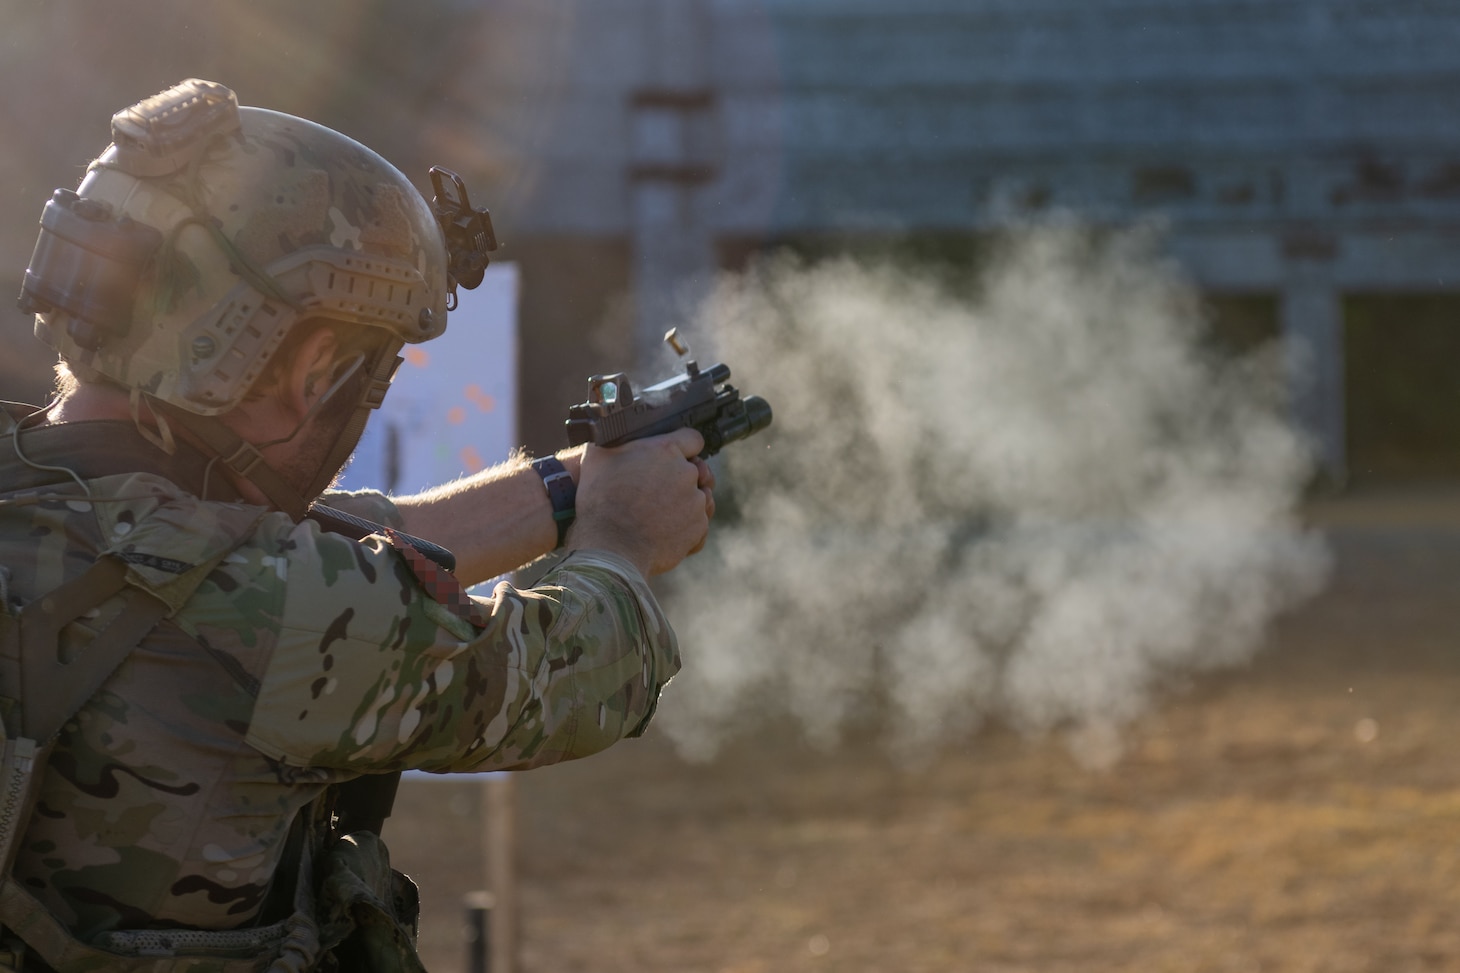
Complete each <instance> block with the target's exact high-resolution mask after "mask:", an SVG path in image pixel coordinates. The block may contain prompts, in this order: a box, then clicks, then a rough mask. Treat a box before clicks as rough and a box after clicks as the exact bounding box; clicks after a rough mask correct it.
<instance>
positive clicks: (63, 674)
mask: <svg viewBox="0 0 1460 973" xmlns="http://www.w3.org/2000/svg"><path fill="white" fill-rule="evenodd" d="M3 418H4V417H0V419H3ZM18 429H19V427H18V426H17V427H15V430H12V433H11V434H10V435H5V436H0V483H3V484H4V485H5V488H6V491H7V492H11V491H16V490H27V489H43V488H44V487H46V486H50V485H56V484H60V483H69V482H73V481H72V479H71V472H70V470H71V469H72V468H81V467H84V470H80V471H79V473H80V475H81V476H82V477H83V478H86V479H91V478H96V477H100V476H106V475H109V474H113V473H136V472H147V473H156V474H157V475H160V476H163V477H165V478H167V479H168V480H170V481H172V482H174V483H177V484H179V485H182V486H184V487H185V488H190V487H195V486H200V485H201V484H202V483H203V482H205V470H206V466H207V463H206V460H205V459H204V458H203V457H202V456H200V455H198V454H196V453H193V452H192V451H190V450H187V449H186V448H183V447H179V449H178V452H177V454H176V455H174V456H165V455H163V454H162V453H161V452H160V451H159V450H157V449H156V448H155V447H153V446H151V444H149V443H147V441H146V440H144V439H143V438H142V437H141V436H140V435H138V434H137V433H136V431H135V430H134V429H133V428H132V426H131V424H130V423H120V422H81V423H71V424H64V425H58V426H40V427H36V428H33V429H28V430H25V431H23V432H19V433H18V435H19V437H20V442H21V444H22V451H23V458H22V456H21V455H18V454H17V451H16V447H15V439H16V431H17V430H18ZM83 457H84V459H82V458H83ZM227 499H233V498H232V497H229V498H227ZM245 540H246V538H245V537H239V538H237V543H238V544H242V543H243V542H244V541H245ZM227 553H228V552H227V551H224V552H223V554H220V558H221V557H222V556H223V555H226V554H227ZM4 572H5V569H4V566H0V588H3V582H4V581H5V579H6V576H5V573H4ZM202 574H203V573H200V574H199V579H198V583H201V580H202ZM98 609H102V615H101V617H103V618H105V617H111V619H112V620H111V621H110V623H109V624H107V625H106V627H105V628H104V629H102V630H101V631H99V632H96V633H95V634H94V635H92V636H91V638H90V639H89V641H88V640H77V639H67V643H68V651H70V652H72V653H73V654H74V657H73V658H67V659H62V658H61V657H60V656H61V650H60V645H61V633H62V631H63V630H65V629H67V628H68V626H73V625H74V624H75V623H76V622H77V620H78V619H81V618H83V616H86V617H95V615H96V612H97V610H98ZM118 609H119V610H118ZM167 613H168V609H167V606H166V605H165V604H164V603H163V602H162V601H161V600H160V599H158V598H156V597H154V596H153V595H152V594H150V593H149V592H147V591H145V590H143V589H142V588H140V587H135V586H133V585H131V584H129V583H128V580H127V565H126V564H125V563H124V562H122V561H120V560H118V559H116V558H113V557H109V556H103V557H101V558H100V559H98V560H97V561H96V562H95V563H93V564H92V565H91V567H90V568H88V569H87V570H86V571H84V572H82V573H81V574H80V575H78V576H77V577H75V578H72V579H71V580H69V581H67V582H66V583H64V584H62V585H61V586H60V587H59V588H57V589H55V590H53V591H51V592H48V593H46V594H45V595H43V596H40V597H37V598H34V599H32V600H31V601H30V603H28V604H26V605H24V606H23V607H22V608H20V610H19V611H15V612H12V610H11V606H10V604H9V599H7V598H4V597H0V743H3V757H0V865H3V873H0V874H3V879H0V927H3V932H0V935H3V939H0V971H6V970H12V971H21V970H24V971H27V973H30V971H40V973H46V971H48V970H49V971H54V973H90V971H108V973H111V971H117V973H143V971H146V973H263V971H268V973H305V971H312V970H322V971H333V970H352V971H353V970H381V971H384V970H392V971H394V970H400V971H421V973H424V969H423V967H422V966H421V965H420V961H419V959H418V958H417V956H416V952H415V937H416V928H417V927H416V924H417V916H418V913H419V899H418V898H417V895H416V890H415V886H414V885H413V884H412V883H411V882H410V880H409V879H407V878H406V877H405V876H404V875H401V874H400V873H398V872H394V871H393V870H392V869H391V868H390V865H389V857H388V854H387V852H386V850H385V846H384V844H383V843H381V841H380V839H379V837H378V834H375V833H371V832H370V831H357V832H354V833H344V834H342V833H340V830H339V827H338V826H339V823H340V822H341V821H342V820H348V819H349V817H350V815H349V814H344V815H341V814H338V813H336V812H337V806H336V804H337V801H338V799H339V798H338V794H337V793H335V792H336V791H338V788H332V789H331V791H329V792H327V793H326V795H325V797H323V798H321V799H320V800H319V801H316V802H315V804H313V805H310V807H309V808H306V811H305V813H304V815H303V816H304V818H305V820H301V821H299V822H296V823H295V825H296V826H295V834H296V840H294V841H292V842H291V849H292V850H291V852H290V853H289V854H286V856H285V859H284V861H282V862H281V864H280V868H279V872H280V874H281V875H287V874H288V872H289V871H294V872H296V876H295V878H294V892H293V897H292V911H291V912H290V914H289V915H288V916H287V918H284V919H282V920H280V921H278V922H274V923H272V924H271V925H267V926H260V927H256V928H248V929H238V930H227V931H210V930H185V929H184V930H179V929H158V930H151V929H143V930H120V931H112V932H108V933H104V934H102V935H101V936H100V937H98V938H97V940H96V941H94V942H82V941H80V940H78V939H77V938H75V937H74V936H72V935H71V933H70V932H69V931H68V930H67V929H66V927H65V926H64V925H63V924H62V923H61V922H60V921H59V920H57V919H56V918H55V917H54V916H53V915H52V914H51V913H50V912H49V911H48V910H47V909H46V907H45V906H44V905H42V904H41V903H40V902H39V901H38V900H37V899H36V898H35V897H34V896H33V895H31V894H30V893H29V892H28V891H27V890H26V889H25V888H24V887H23V886H22V885H21V884H20V883H19V882H18V881H17V880H16V879H15V877H14V876H13V874H12V866H13V863H14V858H15V853H16V850H17V842H18V841H19V840H20V839H21V837H22V836H23V835H24V833H25V830H26V826H27V822H28V820H29V817H30V814H31V810H32V805H33V803H34V800H35V792H36V790H37V785H38V782H39V780H40V778H41V776H42V774H43V772H44V769H45V766H46V761H47V759H48V757H49V756H50V753H51V751H52V749H53V748H54V746H55V744H56V740H57V738H58V737H59V735H60V733H61V730H62V728H63V727H64V726H65V724H66V723H67V722H68V721H69V720H71V719H72V718H73V717H74V716H75V715H76V714H77V713H78V712H79V711H80V709H81V707H82V706H83V705H84V704H85V703H86V702H87V700H88V699H90V698H91V697H92V696H93V695H94V694H95V693H96V692H97V690H98V689H99V688H100V687H101V685H102V684H103V683H104V682H105V681H106V680H107V678H108V677H109V676H110V675H111V674H112V673H113V672H114V671H115V670H116V669H117V667H118V666H119V665H121V663H122V662H123V661H124V660H125V659H126V657H127V656H128V654H129V653H131V651H132V650H133V649H135V648H136V647H137V646H138V645H139V644H140V643H141V642H142V641H143V639H145V638H146V637H147V635H148V634H149V633H150V632H152V630H153V629H154V628H155V627H156V626H157V625H159V624H160V623H162V621H163V619H164V617H165V616H166V615H167ZM72 631H75V629H74V628H73V629H72ZM82 631H86V629H84V628H83V629H82ZM78 641H81V642H82V647H81V649H80V651H79V652H77V651H76V644H77V642H78ZM362 780H364V779H362ZM345 786H346V787H349V786H350V785H345ZM386 813H388V808H387V811H386ZM374 818H375V821H374V823H375V826H376V830H377V831H378V825H379V820H380V818H381V815H380V814H379V813H378V808H377V809H376V813H375V814H374ZM291 859H292V861H291Z"/></svg>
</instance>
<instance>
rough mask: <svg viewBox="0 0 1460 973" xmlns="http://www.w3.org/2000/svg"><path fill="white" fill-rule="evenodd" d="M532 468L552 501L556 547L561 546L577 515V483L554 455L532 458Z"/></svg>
mask: <svg viewBox="0 0 1460 973" xmlns="http://www.w3.org/2000/svg"><path fill="white" fill-rule="evenodd" d="M532 469H533V471H534V472H535V473H537V475H538V476H540V477H542V485H543V487H544V488H546V489H547V495H548V499H549V500H550V501H552V505H553V520H555V521H556V522H557V525H558V547H562V546H563V542H564V541H565V540H566V539H567V537H568V528H569V527H572V526H573V518H574V517H575V516H577V510H576V509H575V508H574V505H575V504H576V503H577V500H578V484H576V483H574V482H573V474H571V473H569V472H568V469H567V467H565V466H564V465H563V464H562V463H561V462H560V461H559V460H558V458H557V457H556V456H544V457H542V458H541V459H535V460H533V461H532Z"/></svg>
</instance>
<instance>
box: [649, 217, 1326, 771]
mask: <svg viewBox="0 0 1460 973" xmlns="http://www.w3.org/2000/svg"><path fill="white" fill-rule="evenodd" d="M1154 244H1155V240H1154V235H1153V234H1151V233H1148V232H1145V231H1130V232H1126V233H1123V234H1119V235H1115V236H1113V237H1104V238H1097V237H1096V236H1094V235H1092V234H1090V233H1088V232H1085V231H1082V230H1079V229H1078V228H1074V227H1068V226H1066V227H1040V228H1034V229H1025V230H1019V231H1012V232H1011V233H1010V236H1009V239H1008V240H1007V241H1006V243H1005V245H1003V246H1002V247H1001V248H1000V252H999V253H998V255H997V256H996V257H995V258H994V259H992V260H991V261H990V262H989V263H988V265H987V266H986V268H985V269H984V270H983V271H981V272H980V273H979V274H978V277H977V280H976V282H975V283H976V286H973V287H969V288H968V289H967V293H969V294H976V295H977V296H976V297H969V296H966V295H963V296H955V295H954V294H952V293H951V292H950V289H949V288H948V287H947V286H946V284H940V283H938V282H937V281H935V280H934V279H933V278H932V277H930V276H927V275H923V276H918V275H910V274H909V273H907V272H905V271H899V270H894V269H892V268H891V267H889V266H886V265H883V266H868V265H866V264H864V263H859V262H856V261H853V260H850V259H844V260H837V261H832V262H829V263H825V264H821V265H818V266H813V267H802V266H797V265H795V264H794V263H793V262H790V261H781V262H774V261H773V262H771V264H769V265H767V266H762V267H761V268H759V269H758V270H756V271H754V272H752V273H749V274H747V275H745V276H743V277H740V278H737V279H734V280H731V281H728V282H726V283H724V284H723V285H722V286H721V288H720V289H719V291H718V293H716V294H715V296H714V297H713V299H712V300H711V301H710V302H709V304H708V305H707V310H706V313H705V315H704V318H703V320H702V322H701V324H700V327H699V328H698V329H697V330H698V331H699V332H700V333H701V334H704V335H713V336H715V337H714V341H715V342H716V344H717V347H716V348H715V349H714V350H715V356H716V357H717V358H719V359H721V360H724V361H727V362H729V363H730V364H731V365H732V367H733V368H734V370H735V379H736V381H738V382H739V383H740V384H741V385H742V387H743V388H744V389H745V390H746V391H748V392H753V393H756V394H760V395H764V396H765V397H766V398H767V399H769V400H770V402H771V403H772V404H773V406H774V407H775V412H776V418H775V424H774V425H773V426H772V427H771V429H770V430H769V431H768V432H766V433H762V434H761V435H760V436H759V437H756V438H755V439H752V440H749V441H747V442H746V443H743V444H737V445H736V446H735V447H733V448H731V449H729V450H727V451H726V453H725V454H722V455H724V457H725V460H724V462H725V468H724V470H723V471H722V474H721V476H722V483H724V484H726V485H733V489H734V492H735V494H736V496H737V497H738V499H739V500H740V502H741V508H742V519H741V521H740V522H739V523H738V524H735V525H733V526H728V527H722V528H721V529H720V530H718V532H717V533H716V535H715V538H714V541H713V544H712V546H711V548H710V549H708V550H707V551H706V552H705V553H704V554H702V555H701V556H699V557H697V558H693V559H691V560H690V561H689V562H687V563H686V565H685V566H684V567H683V568H682V569H681V577H680V581H681V582H682V583H680V584H677V585H676V589H675V593H674V597H675V617H676V619H677V620H678V627H679V629H680V632H681V635H682V640H683V644H684V646H685V653H686V661H687V663H688V664H687V666H686V670H685V672H684V673H683V674H682V675H681V676H679V677H678V679H677V680H676V681H675V683H674V684H673V687H672V688H671V690H670V691H669V692H667V693H666V695H665V697H664V700H663V702H662V704H661V713H662V715H661V726H662V727H664V728H666V729H667V730H668V732H669V734H670V735H671V737H672V738H673V739H674V740H675V741H676V743H677V745H678V746H679V747H680V749H681V750H682V751H683V752H684V753H685V754H686V755H687V756H689V757H692V758H704V757H708V756H710V755H712V754H713V753H714V752H715V750H716V748H717V747H718V746H719V745H720V744H721V742H722V741H723V740H724V739H725V737H726V735H727V734H729V733H732V732H734V731H735V730H736V729H737V728H743V727H749V726H752V725H754V724H755V723H757V722H758V721H760V720H762V719H763V718H765V717H768V716H775V715H781V714H784V713H787V712H788V713H790V714H792V715H793V716H794V717H795V718H796V719H798V720H799V721H800V723H801V725H802V726H803V727H804V729H805V732H806V734H807V736H808V738H809V739H810V740H811V741H812V742H813V743H816V744H819V745H832V744H834V743H836V742H837V740H838V739H839V738H840V735H841V734H842V733H843V732H844V731H845V730H847V729H849V728H851V727H853V726H865V725H866V724H867V722H868V720H869V719H875V720H877V721H879V722H880V723H881V724H885V729H886V731H887V739H888V740H889V741H890V743H891V745H892V746H893V747H894V749H895V751H896V752H897V753H898V754H899V755H900V756H901V757H903V758H905V759H909V760H916V759H917V758H918V756H919V755H926V754H928V753H931V752H933V751H934V750H935V749H937V748H938V747H940V746H942V745H945V744H947V743H949V742H954V741H957V740H958V739H959V738H961V737H965V736H966V735H967V734H969V733H970V732H971V731H973V730H974V729H975V728H976V727H978V726H979V725H980V724H981V723H982V722H983V721H984V720H986V719H988V718H996V719H1000V720H1004V721H1007V722H1008V723H1010V724H1012V725H1014V726H1016V727H1018V728H1020V729H1021V730H1024V731H1027V732H1030V733H1043V732H1048V731H1051V730H1062V731H1070V740H1071V743H1072V746H1073V747H1074V750H1075V753H1076V756H1077V757H1079V758H1080V759H1081V760H1082V761H1084V762H1087V763H1091V764H1102V763H1108V762H1110V761H1112V760H1114V759H1116V758H1117V757H1118V755H1119V746H1120V743H1119V737H1120V732H1119V731H1120V729H1121V727H1123V726H1124V725H1126V724H1127V723H1129V722H1130V721H1131V720H1133V719H1134V718H1136V717H1137V716H1138V715H1139V714H1140V713H1141V712H1142V711H1143V710H1144V709H1145V708H1146V707H1147V706H1148V705H1150V703H1151V701H1152V699H1153V696H1154V695H1156V694H1157V693H1158V692H1159V691H1160V689H1161V688H1162V687H1163V686H1166V685H1168V684H1169V683H1170V682H1172V681H1173V680H1176V679H1179V678H1180V677H1181V676H1183V675H1185V674H1189V673H1192V672H1196V671H1200V670H1207V669H1213V668H1217V667H1222V666H1231V665H1234V664H1238V663H1241V662H1243V661H1245V660H1247V659H1248V658H1249V657H1250V656H1251V655H1252V653H1254V652H1255V651H1256V649H1257V647H1258V646H1259V644H1260V642H1261V639H1262V636H1263V633H1264V630H1265V628H1266V626H1267V625H1268V623H1269V622H1270V621H1271V620H1272V619H1273V618H1274V616H1275V615H1277V614H1278V613H1279V612H1281V611H1282V610H1284V609H1285V608H1288V607H1290V606H1292V605H1294V604H1296V603H1297V602H1299V601H1301V600H1302V599H1304V598H1306V597H1308V596H1310V595H1312V594H1314V593H1315V592H1316V591H1317V590H1318V589H1319V588H1320V587H1321V585H1322V583H1323V581H1324V579H1325V576H1326V572H1327V570H1328V555H1327V553H1326V549H1325V547H1324V545H1323V543H1322V541H1321V539H1320V538H1319V537H1317V536H1316V535H1314V534H1311V533H1308V532H1305V531H1304V530H1303V529H1302V528H1301V527H1300V525H1299V524H1298V522H1297V520H1296V518H1295V516H1294V513H1293V507H1294V504H1295V501H1296V500H1297V498H1298V495H1299V492H1300V490H1301V487H1302V484H1303V483H1304V482H1305V479H1306V478H1307V477H1308V475H1309V472H1310V463H1311V457H1310V454H1309V452H1308V449H1307V447H1306V444H1305V442H1304V441H1303V439H1302V438H1301V437H1300V436H1299V434H1298V433H1297V432H1295V430H1294V429H1293V428H1292V427H1291V426H1290V425H1289V422H1288V420H1287V418H1286V414H1285V406H1284V398H1283V392H1282V381H1281V374H1282V372H1281V367H1280V366H1281V362H1280V360H1279V358H1278V350H1277V349H1275V348H1274V349H1267V350H1265V351H1263V352H1261V353H1259V354H1257V355H1254V356H1249V357H1246V358H1242V359H1233V358H1231V357H1227V356H1222V355H1219V354H1217V353H1215V352H1214V351H1213V350H1212V349H1211V347H1210V345H1209V343H1208V342H1207V336H1206V330H1205V324H1204V321H1203V317H1202V312H1201V308H1200V304H1199V301H1198V298H1197V295H1196V294H1195V292H1194V290H1193V289H1192V288H1191V286H1190V285H1189V284H1188V283H1187V282H1186V281H1185V280H1184V279H1183V278H1182V277H1181V275H1180V273H1179V272H1178V270H1177V269H1176V268H1175V267H1174V266H1172V265H1171V264H1169V263H1168V262H1165V261H1163V260H1161V259H1160V258H1158V257H1157V255H1156V247H1155V245H1154ZM959 291H960V293H962V292H963V291H964V288H962V287H960V288H959ZM700 350H701V351H702V352H703V351H704V349H703V348H702V349H700ZM701 359H702V360H706V359H708V356H707V355H704V354H701ZM874 714H875V715H874Z"/></svg>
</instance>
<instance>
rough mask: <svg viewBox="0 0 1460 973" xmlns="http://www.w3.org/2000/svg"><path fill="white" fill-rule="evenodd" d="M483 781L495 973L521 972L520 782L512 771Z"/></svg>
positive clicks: (489, 935)
mask: <svg viewBox="0 0 1460 973" xmlns="http://www.w3.org/2000/svg"><path fill="white" fill-rule="evenodd" d="M485 776H486V779H485V780H484V781H483V783H482V789H483V790H482V818H483V820H482V828H483V830H482V850H483V852H484V853H485V857H486V862H485V865H486V876H487V891H488V892H489V893H490V895H491V902H492V908H491V912H490V913H489V914H488V930H487V942H488V946H489V950H490V966H489V967H488V969H490V970H491V973H517V969H518V965H519V964H518V938H519V937H518V929H519V921H520V920H519V916H520V913H519V911H518V901H517V868H516V851H517V784H516V780H515V778H514V777H513V775H512V774H506V773H499V774H487V775H485Z"/></svg>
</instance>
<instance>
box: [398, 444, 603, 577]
mask: <svg viewBox="0 0 1460 973" xmlns="http://www.w3.org/2000/svg"><path fill="white" fill-rule="evenodd" d="M557 455H558V458H559V459H560V460H562V462H563V465H564V466H565V467H567V469H568V472H569V473H571V474H572V475H573V477H574V478H575V479H576V478H577V476H578V465H579V461H580V460H581V458H582V451H581V450H577V449H574V450H564V451H563V452H561V453H558V454H557ZM395 504H396V506H397V508H399V510H400V514H401V517H402V518H403V519H404V521H405V524H404V529H405V530H406V531H407V532H408V533H411V534H415V535H417V536H419V537H424V538H425V539H426V540H428V541H434V542H435V543H437V544H440V545H442V546H443V547H446V548H448V549H449V550H450V551H451V552H452V553H453V554H455V555H456V576H457V577H458V578H460V579H461V581H462V582H463V583H464V584H468V585H471V584H476V583H477V582H480V581H485V580H487V579H489V578H495V577H497V576H498V575H501V574H505V573H506V572H508V571H512V570H514V569H516V568H519V567H521V566H522V565H524V564H527V563H528V562H530V561H533V560H536V559H537V558H539V557H542V556H543V555H544V554H547V553H548V552H550V551H551V550H552V549H553V548H554V547H555V546H556V544H557V539H558V528H557V524H556V522H555V521H554V520H553V510H552V504H551V502H550V501H549V500H548V496H547V491H546V490H544V489H543V485H542V479H541V477H539V476H538V475H537V473H536V472H534V471H533V469H532V468H531V466H530V465H529V464H528V461H527V460H525V459H520V458H518V459H511V460H508V461H507V462H505V463H501V464H499V465H497V466H494V467H492V468H491V469H489V470H483V471H482V472H481V473H477V474H475V475H473V476H469V477H464V478H462V479H460V480H456V481H455V482H452V483H447V484H445V485H443V486H439V487H436V488H434V489H431V490H427V491H426V492H424V493H418V494H415V495H414V496H408V497H397V498H395Z"/></svg>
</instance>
